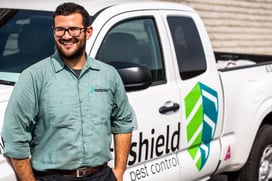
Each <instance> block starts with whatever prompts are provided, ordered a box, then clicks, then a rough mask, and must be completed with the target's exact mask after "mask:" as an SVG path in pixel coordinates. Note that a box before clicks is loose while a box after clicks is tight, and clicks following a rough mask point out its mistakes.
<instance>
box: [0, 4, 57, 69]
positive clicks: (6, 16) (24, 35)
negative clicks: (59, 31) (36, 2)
mask: <svg viewBox="0 0 272 181" xmlns="http://www.w3.org/2000/svg"><path fill="white" fill-rule="evenodd" d="M0 14H1V16H0V18H1V19H0V73H1V72H10V73H21V72H22V71H23V70H24V69H25V68H27V67H28V66H30V65H32V64H33V63H35V62H37V61H39V60H41V59H43V58H45V57H47V56H49V55H51V54H52V53H54V39H53V33H52V13H51V12H43V11H28V10H12V9H0Z"/></svg>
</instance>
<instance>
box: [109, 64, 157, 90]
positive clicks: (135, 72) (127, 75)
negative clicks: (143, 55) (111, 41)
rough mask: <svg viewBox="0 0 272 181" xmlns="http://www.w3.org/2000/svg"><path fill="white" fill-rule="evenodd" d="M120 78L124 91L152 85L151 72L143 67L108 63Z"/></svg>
mask: <svg viewBox="0 0 272 181" xmlns="http://www.w3.org/2000/svg"><path fill="white" fill-rule="evenodd" d="M109 64H110V65H112V66H113V67H115V68H116V69H117V71H118V73H119V75H120V76H121V78H122V80H123V82H124V86H125V89H126V91H128V92H129V91H136V90H142V89H146V88H148V87H149V86H150V85H151V84H152V75H151V71H150V70H149V69H148V68H147V67H146V66H144V65H141V64H134V63H128V62H109Z"/></svg>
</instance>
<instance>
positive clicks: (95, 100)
mask: <svg viewBox="0 0 272 181" xmlns="http://www.w3.org/2000/svg"><path fill="white" fill-rule="evenodd" d="M89 106H90V107H89V109H90V113H91V114H90V116H91V118H90V119H91V121H92V122H93V123H94V124H96V125H100V124H104V125H105V124H106V125H108V124H110V118H111V112H112V109H113V101H112V96H111V94H110V93H109V92H95V93H92V94H90V96H89Z"/></svg>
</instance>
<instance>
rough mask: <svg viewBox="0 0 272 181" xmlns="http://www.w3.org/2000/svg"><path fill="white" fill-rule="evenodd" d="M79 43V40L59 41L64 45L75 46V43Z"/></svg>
mask: <svg viewBox="0 0 272 181" xmlns="http://www.w3.org/2000/svg"><path fill="white" fill-rule="evenodd" d="M77 42H78V40H77V39H75V38H73V39H70V40H64V39H61V40H59V43H60V44H62V45H73V44H74V43H77Z"/></svg>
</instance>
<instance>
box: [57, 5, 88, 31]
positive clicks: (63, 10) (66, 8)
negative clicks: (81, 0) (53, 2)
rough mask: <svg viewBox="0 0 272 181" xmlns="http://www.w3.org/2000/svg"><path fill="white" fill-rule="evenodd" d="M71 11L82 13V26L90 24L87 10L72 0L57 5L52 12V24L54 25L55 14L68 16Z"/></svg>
mask: <svg viewBox="0 0 272 181" xmlns="http://www.w3.org/2000/svg"><path fill="white" fill-rule="evenodd" d="M73 13H79V14H81V15H82V21H83V22H82V24H83V26H84V27H88V26H89V25H90V24H91V21H90V15H89V13H88V11H87V10H86V9H85V8H84V7H82V6H80V5H78V4H76V3H72V2H67V3H63V4H61V5H59V6H58V7H57V8H56V10H55V12H54V14H53V25H54V26H55V17H56V16H60V15H62V16H68V15H70V14H73Z"/></svg>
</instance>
